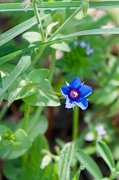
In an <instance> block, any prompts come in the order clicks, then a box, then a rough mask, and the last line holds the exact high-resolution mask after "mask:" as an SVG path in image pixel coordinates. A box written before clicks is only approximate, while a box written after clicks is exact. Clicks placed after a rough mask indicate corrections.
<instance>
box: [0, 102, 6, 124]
mask: <svg viewBox="0 0 119 180" xmlns="http://www.w3.org/2000/svg"><path fill="white" fill-rule="evenodd" d="M7 109H8V107H7V103H6V104H5V105H4V107H3V108H2V110H1V112H0V121H1V120H2V119H3V117H4V115H5V113H6V112H7Z"/></svg>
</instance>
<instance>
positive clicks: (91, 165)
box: [76, 150, 103, 180]
mask: <svg viewBox="0 0 119 180" xmlns="http://www.w3.org/2000/svg"><path fill="white" fill-rule="evenodd" d="M76 156H77V159H78V160H79V162H80V163H81V164H83V165H84V166H85V168H86V169H87V170H88V171H89V172H90V173H91V174H92V176H93V177H94V178H96V179H97V180H100V179H101V178H103V175H102V173H101V171H100V169H99V167H98V166H97V164H96V163H95V162H94V161H93V159H92V158H91V157H90V156H88V155H87V154H85V153H84V152H83V151H82V150H77V153H76Z"/></svg>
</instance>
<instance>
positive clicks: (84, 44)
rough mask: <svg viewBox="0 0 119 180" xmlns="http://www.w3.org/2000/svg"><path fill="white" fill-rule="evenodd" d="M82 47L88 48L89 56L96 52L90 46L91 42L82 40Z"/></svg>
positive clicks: (87, 53)
mask: <svg viewBox="0 0 119 180" xmlns="http://www.w3.org/2000/svg"><path fill="white" fill-rule="evenodd" d="M80 47H82V48H86V55H87V56H89V55H90V54H92V53H93V52H94V50H93V49H92V48H91V47H90V45H89V44H87V43H86V42H85V41H81V43H80Z"/></svg>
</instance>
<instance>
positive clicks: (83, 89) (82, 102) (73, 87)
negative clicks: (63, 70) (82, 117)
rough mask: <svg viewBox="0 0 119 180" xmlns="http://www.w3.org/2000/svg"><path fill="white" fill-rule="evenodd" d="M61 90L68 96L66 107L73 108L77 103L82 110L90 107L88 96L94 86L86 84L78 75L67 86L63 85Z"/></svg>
mask: <svg viewBox="0 0 119 180" xmlns="http://www.w3.org/2000/svg"><path fill="white" fill-rule="evenodd" d="M61 92H62V94H63V96H64V97H65V98H66V106H65V107H66V108H73V107H74V106H76V105H77V106H79V107H80V108H81V109H82V110H85V109H86V108H87V107H88V101H87V99H86V97H87V96H89V95H90V94H91V93H92V88H91V87H90V86H88V85H84V84H83V83H82V82H81V80H80V79H79V78H78V77H76V78H74V79H73V80H72V81H71V82H70V84H68V85H67V86H62V87H61Z"/></svg>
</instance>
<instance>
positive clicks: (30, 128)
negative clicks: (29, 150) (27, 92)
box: [29, 106, 44, 132]
mask: <svg viewBox="0 0 119 180" xmlns="http://www.w3.org/2000/svg"><path fill="white" fill-rule="evenodd" d="M43 108H44V107H42V106H39V107H37V110H36V112H35V115H34V117H33V119H32V123H31V124H30V126H29V132H30V131H31V130H32V128H33V127H34V125H35V123H36V122H37V120H38V118H39V116H40V114H41V112H42V110H43Z"/></svg>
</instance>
